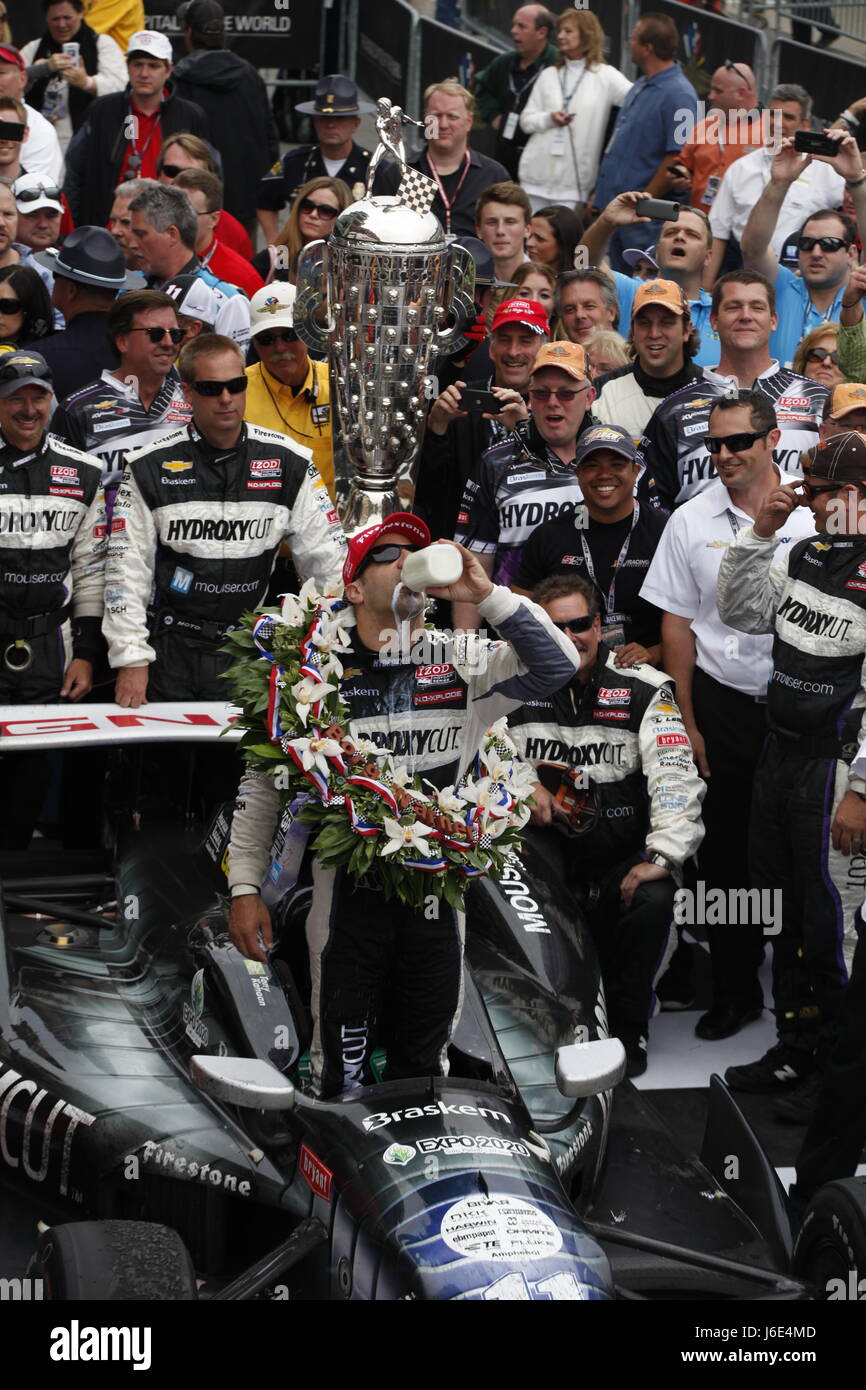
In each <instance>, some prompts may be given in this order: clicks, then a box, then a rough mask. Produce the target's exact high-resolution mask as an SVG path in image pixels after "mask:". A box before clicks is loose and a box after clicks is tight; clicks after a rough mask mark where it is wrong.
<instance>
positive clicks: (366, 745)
mask: <svg viewBox="0 0 866 1390" xmlns="http://www.w3.org/2000/svg"><path fill="white" fill-rule="evenodd" d="M352 749H353V751H354V752H355V753H360V755H361V757H362V758H367V759H368V761H369V760H373V761H375V760H376V759H377V758H383V757H385V756H386V754H387V751H388V750H387V749H386V748H377V747H376V745H375V743H371V742H370V740H369V739H367V738H353V739H352Z"/></svg>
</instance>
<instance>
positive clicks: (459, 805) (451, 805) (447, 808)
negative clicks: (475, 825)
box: [436, 786, 466, 820]
mask: <svg viewBox="0 0 866 1390" xmlns="http://www.w3.org/2000/svg"><path fill="white" fill-rule="evenodd" d="M436 801H437V803H438V806H439V809H440V811H444V812H445V815H446V816H459V817H460V819H461V820H462V819H463V817H464V816H465V815H466V801H465V799H464V798H463V796H462V794H461V793H460V792H458V791H457V789H456V788H455V787H453V786H451V787H443V788H442V790H441V791H440V792H437V794H436Z"/></svg>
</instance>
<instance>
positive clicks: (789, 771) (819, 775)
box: [749, 734, 863, 1049]
mask: <svg viewBox="0 0 866 1390" xmlns="http://www.w3.org/2000/svg"><path fill="white" fill-rule="evenodd" d="M847 786H848V768H847V765H846V764H845V763H841V762H839V761H838V760H837V759H835V758H815V757H809V756H806V755H805V754H803V753H799V752H797V750H796V746H795V745H792V744H791V743H789V742H786V741H785V740H784V739H781V738H779V737H778V736H777V735H776V734H771V735H770V737H769V738H768V739H767V743H766V747H765V749H764V752H763V754H762V756H761V761H760V763H759V765H758V769H757V772H756V774H755V785H754V791H753V794H752V823H751V830H750V855H749V858H750V863H751V869H752V881H753V883H754V885H755V887H756V888H769V889H773V890H780V897H781V919H782V922H781V925H782V930H781V931H780V932H779V933H778V934H777V935H775V936H773V938H772V941H773V996H774V1005H775V1011H776V1026H777V1028H778V1032H779V1037H780V1039H782V1040H783V1041H785V1042H787V1043H789V1044H790V1045H791V1046H792V1047H797V1046H802V1047H808V1048H810V1049H812V1048H814V1047H815V1046H817V1045H818V1044H819V1043H821V1042H823V1043H825V1044H827V1043H829V1042H832V1040H833V1039H834V1037H835V1020H836V1017H837V1015H838V1013H839V1008H840V1005H841V1001H842V995H843V993H844V991H845V986H846V983H847V980H848V972H847V968H846V965H845V960H844V958H843V954H842V947H843V940H844V933H845V928H846V926H847V927H848V929H849V931H850V929H851V927H852V925H853V922H854V916H855V913H856V911H857V909H858V907H859V906H860V903H861V902H862V900H863V891H862V887H861V883H860V879H859V876H858V877H855V876H853V874H852V867H853V866H852V860H851V857H850V856H849V855H845V854H840V853H838V852H837V851H836V850H834V849H833V845H832V842H831V839H830V826H831V824H832V821H833V816H834V815H835V812H836V807H837V806H838V804H839V802H840V800H841V798H842V796H843V795H844V794H845V792H846V791H847Z"/></svg>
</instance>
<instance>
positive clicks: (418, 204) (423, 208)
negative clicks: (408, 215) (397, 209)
mask: <svg viewBox="0 0 866 1390" xmlns="http://www.w3.org/2000/svg"><path fill="white" fill-rule="evenodd" d="M397 197H398V198H399V199H400V202H401V203H405V205H406V207H408V208H411V209H412V211H413V212H419V213H420V212H429V211H430V209H431V207H432V206H433V199H434V198H435V197H436V184H435V182H434V181H433V179H428V177H427V175H426V174H422V173H421V170H420V169H412V168H407V169H406V171H405V173H404V174H403V177H402V179H401V180H400V185H399V187H398V189H397Z"/></svg>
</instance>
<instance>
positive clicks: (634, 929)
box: [585, 854, 677, 1033]
mask: <svg viewBox="0 0 866 1390" xmlns="http://www.w3.org/2000/svg"><path fill="white" fill-rule="evenodd" d="M641 862H642V861H641V859H640V856H639V855H637V854H635V855H632V856H631V857H630V858H629V859H625V860H623V861H622V863H620V864H617V865H616V866H615V867H614V868H612V869H610V870H609V871H608V873H606V874H605V876H604V878H603V879H602V880H601V881H600V883H599V885H598V886H599V896H598V898H597V899H596V900H595V902H592V903H588V904H587V906H586V909H585V910H586V916H587V924H588V926H589V929H590V931H591V933H592V938H593V941H594V942H595V948H596V950H597V952H598V960H599V965H600V966H601V976H602V980H603V981H604V996H605V1000H606V1002H607V1014H608V1021H609V1023H610V1030H611V1033H616V1032H617V1030H618V1029H621V1028H625V1029H626V1030H634V1029H638V1030H639V1031H642V1032H645V1031H646V1025H647V1021H648V1020H649V1018H650V1015H651V1014H652V1011H653V1002H654V1001H653V989H654V985H655V981H656V979H657V978H658V975H659V973H660V971H661V968H662V964H663V962H664V959H665V955H666V954H667V948H668V945H669V942H670V936H671V930H672V925H671V924H672V921H673V913H674V894H675V893H676V887H677V886H676V884H675V882H674V880H673V879H672V878H670V877H669V876H667V877H665V878H660V879H652V880H651V881H650V882H648V883H642V884H641V885H640V887H639V888H638V889H637V891H636V892H635V894H634V896H633V897H632V900H631V904H630V905H629V906H628V907H626V906H625V904H624V902H623V901H622V898H621V896H620V884H621V883H622V881H623V879H624V878H625V876H626V874H627V873H628V871H629V869H630V868H632V867H633V865H635V864H639V863H641Z"/></svg>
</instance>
